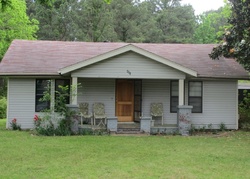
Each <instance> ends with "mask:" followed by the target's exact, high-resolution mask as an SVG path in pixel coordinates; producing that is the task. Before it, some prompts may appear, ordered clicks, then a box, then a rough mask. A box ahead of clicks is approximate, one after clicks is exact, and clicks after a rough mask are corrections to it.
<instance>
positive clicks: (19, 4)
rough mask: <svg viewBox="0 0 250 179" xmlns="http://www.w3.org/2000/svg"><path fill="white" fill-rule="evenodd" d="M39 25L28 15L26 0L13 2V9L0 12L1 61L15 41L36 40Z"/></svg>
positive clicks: (9, 8) (7, 8)
mask: <svg viewBox="0 0 250 179" xmlns="http://www.w3.org/2000/svg"><path fill="white" fill-rule="evenodd" d="M37 24H38V22H37V21H36V20H35V19H31V20H30V19H29V17H28V16H27V15H26V4H25V0H11V7H6V9H5V10H4V11H0V61H1V59H2V58H3V55H4V54H5V52H6V50H7V48H8V47H9V45H10V43H11V42H12V40H13V39H29V40H32V39H35V37H36V36H35V33H36V31H37V30H38V26H37Z"/></svg>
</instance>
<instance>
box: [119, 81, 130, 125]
mask: <svg viewBox="0 0 250 179" xmlns="http://www.w3.org/2000/svg"><path fill="white" fill-rule="evenodd" d="M116 116H117V117H118V122H132V121H133V120H134V80H116Z"/></svg>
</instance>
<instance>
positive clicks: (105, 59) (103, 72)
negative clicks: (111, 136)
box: [59, 45, 197, 126]
mask: <svg viewBox="0 0 250 179" xmlns="http://www.w3.org/2000/svg"><path fill="white" fill-rule="evenodd" d="M59 73H60V74H61V75H65V76H70V77H71V78H72V80H71V82H72V85H73V86H77V85H78V84H80V86H79V87H78V88H74V91H72V93H74V94H75V95H76V97H75V98H72V99H71V104H72V105H76V106H77V105H79V104H81V103H88V106H89V107H88V110H89V113H92V115H93V121H94V122H93V123H92V125H93V124H95V114H94V110H93V105H95V104H96V103H102V104H103V105H104V108H105V119H106V120H105V125H108V124H107V123H108V122H107V121H108V119H109V118H116V119H117V123H120V122H135V123H136V122H139V123H140V124H141V125H142V121H143V120H144V119H149V118H150V120H149V122H150V126H151V125H152V124H151V122H152V121H155V123H154V124H153V125H152V126H157V125H160V126H163V125H177V124H178V120H177V106H183V105H184V99H185V81H186V80H187V79H189V78H193V77H197V72H196V71H193V70H192V69H189V68H187V67H184V66H182V65H179V64H177V63H174V62H172V61H170V60H167V59H165V58H162V57H160V56H158V55H155V54H153V53H150V52H148V51H146V50H143V49H141V48H138V47H136V46H134V45H128V46H125V47H122V48H119V49H116V50H113V51H110V52H108V53H106V54H102V55H100V56H96V57H94V58H91V59H89V60H86V61H82V62H80V63H76V64H74V65H71V66H68V67H65V68H63V69H61V71H59ZM152 103H160V104H161V105H162V108H163V109H162V115H161V116H160V117H159V118H160V119H161V121H160V123H158V122H159V120H158V119H157V118H158V117H157V118H155V117H154V116H153V115H152V112H151V110H150V109H151V105H152ZM147 121H148V120H147Z"/></svg>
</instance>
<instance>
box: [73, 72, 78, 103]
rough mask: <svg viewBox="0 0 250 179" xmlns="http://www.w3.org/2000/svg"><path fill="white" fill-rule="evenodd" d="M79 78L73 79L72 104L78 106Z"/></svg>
mask: <svg viewBox="0 0 250 179" xmlns="http://www.w3.org/2000/svg"><path fill="white" fill-rule="evenodd" d="M77 81H78V78H77V77H72V89H71V104H74V105H77Z"/></svg>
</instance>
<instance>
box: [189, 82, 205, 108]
mask: <svg viewBox="0 0 250 179" xmlns="http://www.w3.org/2000/svg"><path fill="white" fill-rule="evenodd" d="M188 87H189V88H188V105H190V106H193V109H192V112H193V113H202V82H201V81H190V82H189V85H188Z"/></svg>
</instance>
